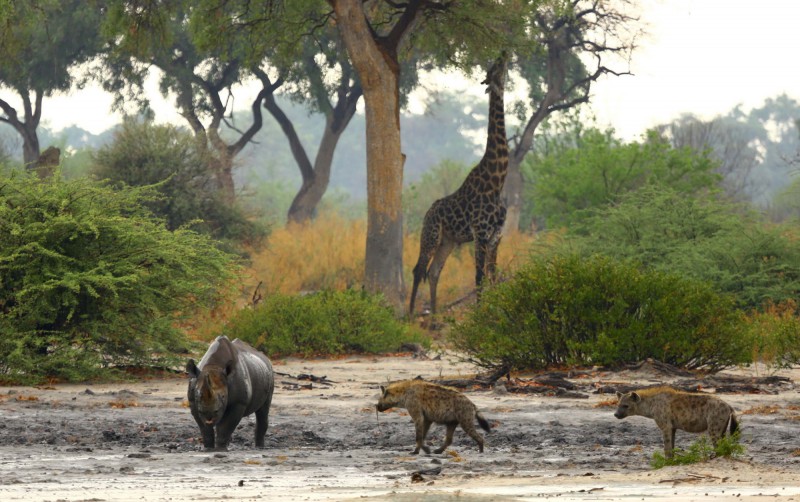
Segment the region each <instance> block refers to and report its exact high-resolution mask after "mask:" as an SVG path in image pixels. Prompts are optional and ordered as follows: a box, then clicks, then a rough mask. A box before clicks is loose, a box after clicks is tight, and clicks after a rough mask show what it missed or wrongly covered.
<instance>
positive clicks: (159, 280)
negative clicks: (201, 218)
mask: <svg viewBox="0 0 800 502" xmlns="http://www.w3.org/2000/svg"><path fill="white" fill-rule="evenodd" d="M154 199H155V194H154V192H153V190H152V189H151V188H138V189H122V190H120V191H114V190H112V189H111V188H110V187H108V186H107V185H103V184H99V183H95V182H92V181H90V180H87V179H78V180H74V181H65V180H64V179H63V178H62V177H61V175H60V173H59V172H57V173H56V174H55V175H54V176H53V177H52V178H51V179H48V180H45V181H39V180H38V179H37V178H36V177H35V176H31V175H29V174H26V173H21V172H18V171H11V172H2V173H0V379H2V380H5V381H19V382H36V381H41V380H43V379H46V378H55V379H64V380H75V379H83V378H87V377H90V376H92V375H93V373H94V372H95V371H97V370H98V369H99V368H101V367H109V366H117V365H124V364H137V365H150V364H158V363H159V358H161V357H162V356H163V355H164V354H168V353H173V352H175V351H177V350H179V349H181V348H182V347H184V346H185V344H186V341H185V339H184V335H183V334H182V332H180V331H179V330H178V329H177V327H176V326H177V323H178V322H179V321H180V320H181V319H184V318H189V317H191V316H192V315H193V314H194V313H196V312H198V311H199V310H202V309H208V308H211V307H212V306H213V305H215V303H216V302H217V301H218V299H219V296H218V294H219V293H220V292H221V291H223V289H222V288H224V287H225V286H226V285H227V284H228V283H229V281H231V279H232V275H233V270H235V268H234V266H233V263H232V261H231V257H230V256H229V255H227V254H226V253H224V252H222V251H220V250H219V249H217V248H216V247H215V246H214V243H213V242H212V241H210V240H209V238H208V237H206V236H203V235H201V234H198V233H196V232H193V231H191V230H188V229H178V230H175V231H174V232H170V231H168V230H167V229H166V228H165V227H164V224H163V222H162V221H161V220H158V219H156V218H154V217H153V216H152V215H151V214H150V213H149V212H147V211H146V210H145V209H144V207H143V203H147V202H152V201H153V200H154Z"/></svg>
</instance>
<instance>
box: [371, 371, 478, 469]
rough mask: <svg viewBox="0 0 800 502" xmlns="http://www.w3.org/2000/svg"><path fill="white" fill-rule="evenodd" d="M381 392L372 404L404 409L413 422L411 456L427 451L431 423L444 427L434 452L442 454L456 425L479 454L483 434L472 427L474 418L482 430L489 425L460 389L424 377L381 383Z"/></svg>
mask: <svg viewBox="0 0 800 502" xmlns="http://www.w3.org/2000/svg"><path fill="white" fill-rule="evenodd" d="M381 394H382V395H381V398H380V400H379V401H378V404H377V405H376V408H377V409H378V411H386V410H388V409H390V408H405V409H406V410H407V411H408V414H409V415H410V416H411V419H412V420H413V421H414V428H415V429H416V438H417V447H416V449H415V450H414V452H413V453H414V454H415V455H416V454H418V453H419V450H420V449H422V450H424V451H425V453H430V448H428V446H426V445H425V438H426V437H427V435H428V429H430V427H431V424H433V423H437V424H445V425H446V426H447V437H446V438H445V440H444V444H443V445H442V447H441V448H439V449H437V450H435V451H434V453H442V452H443V451H444V450H445V449H446V448H447V447H448V446H450V444H451V443H452V442H453V432H455V430H456V426H457V425H461V428H462V429H464V432H466V433H467V434H469V437H471V438H472V439H474V440H475V442H477V443H478V449H479V450H480V451H481V453H482V452H483V437H482V436H481V435H480V434H479V433H478V431H477V430H476V429H475V424H474V421H475V420H477V421H478V423H479V424H480V426H481V428H483V430H485V431H486V432H489V431H490V430H491V427H490V426H489V422H488V421H487V420H486V419H485V418H484V417H483V415H481V413H480V412H479V411H478V409H477V408H476V407H475V405H474V404H473V403H472V401H470V400H469V398H467V396H465V395H464V394H462V393H461V392H459V391H457V390H455V389H451V388H449V387H443V386H441V385H436V384H433V383H430V382H425V381H424V380H404V381H401V382H395V383H393V384H390V385H389V386H388V387H383V386H381Z"/></svg>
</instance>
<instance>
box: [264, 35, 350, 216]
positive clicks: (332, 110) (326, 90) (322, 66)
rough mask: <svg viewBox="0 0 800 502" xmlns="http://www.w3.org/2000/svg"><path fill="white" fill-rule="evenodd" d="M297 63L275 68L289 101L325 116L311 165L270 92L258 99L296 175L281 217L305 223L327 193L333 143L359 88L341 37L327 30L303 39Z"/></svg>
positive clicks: (291, 125)
mask: <svg viewBox="0 0 800 502" xmlns="http://www.w3.org/2000/svg"><path fill="white" fill-rule="evenodd" d="M302 43H303V49H302V53H301V54H300V57H299V59H297V60H295V61H294V62H293V63H292V64H289V65H286V66H285V67H284V68H282V70H281V75H282V80H283V81H284V82H286V83H287V84H289V85H288V86H290V87H291V88H290V90H289V91H288V94H289V95H290V96H291V97H292V99H293V100H294V101H298V102H302V103H306V104H307V105H309V106H310V107H311V109H312V110H315V111H319V112H320V113H322V114H323V116H324V117H325V126H324V129H323V133H322V138H321V139H320V142H319V145H318V148H317V154H316V156H315V158H314V162H313V163H312V162H311V160H310V159H309V156H308V152H307V151H306V149H305V148H304V146H303V143H302V141H301V139H300V136H299V135H298V134H297V131H296V130H295V127H294V125H293V124H292V122H291V120H290V119H289V118H288V117H287V115H286V114H285V113H284V111H283V110H282V109H281V107H280V106H279V105H278V102H277V101H276V100H275V95H274V92H271V93H269V94H268V95H267V96H266V98H265V100H264V107H265V108H266V109H267V110H268V111H269V112H270V114H272V116H273V117H274V118H275V120H276V121H277V122H278V123H279V124H280V126H281V129H282V130H283V132H284V134H285V135H286V138H287V139H288V141H289V145H290V148H291V151H292V155H293V156H294V159H295V162H296V163H297V167H298V168H299V170H300V174H301V176H302V180H303V182H302V185H301V186H300V190H299V191H298V192H297V194H296V195H295V197H294V199H293V200H292V205H291V206H290V207H289V213H288V216H287V219H288V220H289V221H294V222H298V223H299V222H304V221H307V220H309V219H310V218H311V217H313V216H314V214H315V213H316V209H317V206H318V205H319V202H320V200H322V196H323V195H325V191H326V190H327V189H328V183H329V181H330V176H331V166H332V164H333V155H334V152H335V150H336V145H337V144H338V142H339V138H341V136H342V133H344V131H345V129H346V128H347V126H348V124H349V123H350V120H351V119H352V118H353V116H354V115H355V113H356V105H357V104H358V101H359V99H361V95H362V89H361V84H360V83H359V81H358V79H357V78H356V75H355V71H354V70H353V67H352V66H351V65H350V61H349V60H348V59H347V54H346V53H345V50H344V47H343V45H342V41H341V38H340V37H338V34H337V32H336V30H335V28H333V27H332V26H326V27H323V28H321V29H320V30H319V31H318V32H317V33H315V35H314V36H313V37H305V38H304V39H303V42H302Z"/></svg>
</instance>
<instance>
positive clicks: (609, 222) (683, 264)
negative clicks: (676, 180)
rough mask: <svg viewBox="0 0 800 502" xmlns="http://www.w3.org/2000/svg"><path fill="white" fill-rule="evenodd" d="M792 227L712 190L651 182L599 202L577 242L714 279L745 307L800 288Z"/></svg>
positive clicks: (793, 294)
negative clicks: (687, 190)
mask: <svg viewBox="0 0 800 502" xmlns="http://www.w3.org/2000/svg"><path fill="white" fill-rule="evenodd" d="M787 230H788V228H786V227H781V226H775V225H770V224H767V223H765V222H764V221H763V219H762V218H760V217H759V216H758V215H757V214H754V213H752V212H747V211H744V210H743V209H742V208H741V207H738V206H735V205H732V204H729V203H727V202H725V201H724V200H720V199H719V198H717V197H715V196H713V195H710V194H709V195H707V196H706V197H703V198H692V197H687V196H686V195H685V194H684V193H681V192H679V191H677V190H674V189H671V188H667V187H664V186H649V187H646V188H644V189H642V190H639V191H637V192H633V193H630V194H628V195H626V196H624V197H623V198H622V199H621V201H620V203H619V204H617V205H616V206H614V207H609V208H606V209H603V210H600V211H599V212H598V213H597V214H596V215H595V216H594V217H592V218H590V219H589V220H588V221H587V222H586V225H585V227H584V228H582V229H580V233H581V234H582V235H581V236H578V237H576V238H575V242H576V243H577V245H578V246H579V247H580V248H581V249H583V252H584V254H585V255H587V256H588V255H591V254H594V253H596V252H600V253H602V254H605V255H607V256H612V257H614V258H618V259H630V260H635V261H636V262H638V263H641V264H643V265H644V266H646V267H648V268H654V269H658V270H662V271H665V272H671V273H676V274H681V275H684V276H688V277H692V278H695V279H698V280H702V281H708V282H710V283H713V284H714V285H715V287H716V288H717V290H718V291H723V292H727V293H732V294H734V295H735V297H736V300H737V304H738V306H739V307H740V308H743V309H757V308H761V307H762V306H764V305H765V304H767V303H769V302H782V301H786V300H789V299H792V298H797V297H798V296H800V247H798V245H797V242H796V240H794V239H793V238H792V237H791V234H790V233H789V232H788V231H787ZM598 250H599V251H598Z"/></svg>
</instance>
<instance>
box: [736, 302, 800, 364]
mask: <svg viewBox="0 0 800 502" xmlns="http://www.w3.org/2000/svg"><path fill="white" fill-rule="evenodd" d="M745 330H746V332H747V338H748V339H749V340H750V344H751V347H752V360H753V361H754V362H755V361H760V362H763V363H765V364H767V365H769V366H773V367H774V368H789V367H791V366H795V365H797V364H800V309H798V306H797V302H796V301H794V300H788V301H786V302H784V303H780V304H770V305H768V306H766V307H765V309H764V311H763V312H753V313H751V314H750V315H748V317H747V319H746V320H745Z"/></svg>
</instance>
